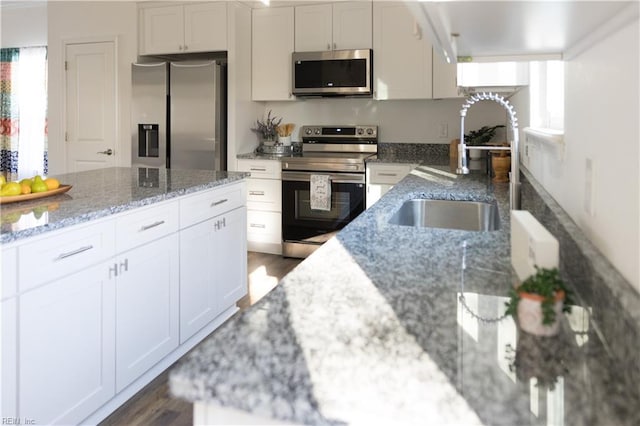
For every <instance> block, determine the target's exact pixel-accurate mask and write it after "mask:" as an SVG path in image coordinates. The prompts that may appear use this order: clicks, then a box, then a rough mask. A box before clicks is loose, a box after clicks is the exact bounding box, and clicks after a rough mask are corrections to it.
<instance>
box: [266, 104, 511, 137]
mask: <svg viewBox="0 0 640 426" xmlns="http://www.w3.org/2000/svg"><path fill="white" fill-rule="evenodd" d="M463 102H464V99H463V98H457V99H441V100H398V101H376V100H373V99H355V98H346V99H332V98H321V99H306V100H297V101H293V102H267V103H266V105H265V111H269V110H272V111H273V114H275V115H277V116H278V117H283V123H295V124H296V129H295V130H294V132H293V138H292V139H293V140H294V141H299V140H300V135H299V133H298V132H299V130H300V126H303V125H316V124H320V125H324V124H377V125H378V126H379V128H378V129H379V141H380V142H398V143H449V142H450V141H451V139H456V138H459V137H460V109H461V107H462V104H463ZM265 115H266V113H265ZM256 118H261V117H256ZM505 120H506V116H505V113H504V110H503V109H502V107H500V105H498V104H496V103H494V102H484V103H481V104H478V105H474V107H473V108H472V110H471V111H470V112H469V115H468V117H467V118H466V119H465V133H468V132H469V131H470V130H475V129H478V128H480V127H482V126H484V125H495V124H505V123H506V121H505ZM440 124H445V125H446V127H447V136H445V137H439V131H440ZM254 138H255V136H254ZM497 138H498V139H499V138H500V134H498V136H497ZM256 143H257V138H256Z"/></svg>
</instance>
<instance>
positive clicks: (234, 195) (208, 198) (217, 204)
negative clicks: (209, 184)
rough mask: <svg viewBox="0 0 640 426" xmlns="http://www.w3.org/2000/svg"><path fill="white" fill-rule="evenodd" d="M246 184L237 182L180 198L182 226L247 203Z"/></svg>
mask: <svg viewBox="0 0 640 426" xmlns="http://www.w3.org/2000/svg"><path fill="white" fill-rule="evenodd" d="M245 197H246V196H245V184H244V183H236V184H233V185H228V186H222V187H220V188H216V189H211V190H209V191H206V192H201V193H198V194H195V195H192V196H191V197H188V198H185V199H183V200H180V228H185V227H187V226H191V225H194V224H196V223H198V222H202V221H203V220H207V219H209V218H212V217H215V216H218V215H220V214H222V213H225V212H228V211H229V210H233V209H235V208H238V207H240V206H243V205H245V203H246V202H245Z"/></svg>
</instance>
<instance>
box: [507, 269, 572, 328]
mask: <svg viewBox="0 0 640 426" xmlns="http://www.w3.org/2000/svg"><path fill="white" fill-rule="evenodd" d="M535 268H536V273H535V274H533V275H531V276H530V277H529V278H527V279H526V280H524V282H523V283H522V284H520V286H518V288H515V289H514V288H512V289H511V290H510V291H509V301H508V302H505V305H506V307H507V310H506V311H505V314H507V315H513V316H516V315H517V312H518V303H519V302H520V298H521V296H520V293H532V294H537V295H539V296H542V297H543V300H542V302H541V308H542V318H543V319H542V323H543V324H545V325H549V324H553V322H554V321H555V318H556V313H555V311H554V310H553V305H554V304H555V296H556V293H557V292H560V291H563V292H564V304H563V306H562V311H563V312H571V305H572V304H573V299H572V295H571V291H570V290H569V289H568V288H567V287H566V285H565V283H564V281H563V280H562V278H560V272H559V271H558V268H553V269H546V268H540V267H538V266H537V265H536V267H535Z"/></svg>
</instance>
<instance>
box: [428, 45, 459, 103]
mask: <svg viewBox="0 0 640 426" xmlns="http://www.w3.org/2000/svg"><path fill="white" fill-rule="evenodd" d="M432 60H433V98H434V99H444V98H460V97H462V95H461V94H460V92H459V91H458V75H457V66H456V64H449V63H447V61H445V59H444V58H443V57H442V55H441V54H439V53H438V52H436V51H435V49H434V50H433V57H432Z"/></svg>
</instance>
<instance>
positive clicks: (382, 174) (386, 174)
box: [378, 173, 398, 176]
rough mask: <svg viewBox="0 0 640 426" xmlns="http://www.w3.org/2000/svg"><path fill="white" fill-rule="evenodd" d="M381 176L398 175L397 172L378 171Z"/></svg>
mask: <svg viewBox="0 0 640 426" xmlns="http://www.w3.org/2000/svg"><path fill="white" fill-rule="evenodd" d="M378 175H380V176H398V174H397V173H378Z"/></svg>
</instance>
